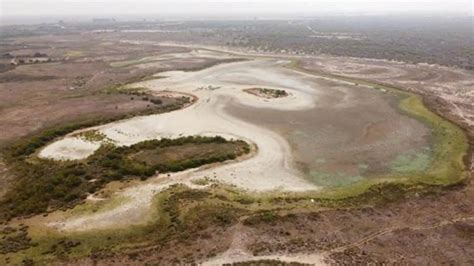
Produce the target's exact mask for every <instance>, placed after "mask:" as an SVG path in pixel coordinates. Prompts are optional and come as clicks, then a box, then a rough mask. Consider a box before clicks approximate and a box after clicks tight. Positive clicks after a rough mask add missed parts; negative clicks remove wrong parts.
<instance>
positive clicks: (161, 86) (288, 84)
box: [40, 59, 319, 231]
mask: <svg viewBox="0 0 474 266" xmlns="http://www.w3.org/2000/svg"><path fill="white" fill-rule="evenodd" d="M286 63H287V62H285V61H279V60H271V59H263V60H255V61H246V62H237V63H229V64H223V65H218V66H215V67H212V68H208V69H205V70H202V71H197V72H179V71H172V72H165V73H160V74H159V76H161V77H163V76H164V77H166V78H161V79H157V80H152V81H146V82H142V83H138V84H135V86H138V87H147V88H150V89H151V90H153V91H155V92H160V91H161V92H162V91H164V90H165V91H176V92H181V93H190V94H193V95H196V96H197V97H198V100H197V102H196V103H194V104H193V105H191V106H190V107H188V108H185V109H182V110H178V111H173V112H169V113H165V114H159V115H150V116H144V117H136V118H132V119H128V120H124V121H119V122H115V123H110V124H106V125H103V126H99V127H95V128H94V129H96V130H98V131H99V132H101V133H103V134H105V135H106V137H107V138H108V139H110V140H112V141H114V142H115V143H116V144H118V145H132V144H134V143H137V142H140V141H144V140H147V139H155V138H163V137H168V138H176V137H180V136H191V135H209V136H214V135H220V136H223V137H226V138H236V139H243V140H246V141H248V142H250V143H253V144H254V145H255V146H256V147H257V152H256V154H255V155H254V156H253V157H251V158H249V159H246V160H239V161H235V162H231V163H226V164H223V165H221V166H219V167H214V168H200V169H192V170H189V171H185V172H182V173H176V174H171V175H170V176H168V175H159V176H156V177H154V178H151V179H150V180H149V181H147V182H144V183H143V184H141V185H138V186H135V187H131V188H129V189H126V190H125V191H123V192H121V196H126V197H128V198H129V201H127V202H126V203H124V204H122V205H120V206H118V207H117V208H113V209H109V210H105V211H103V212H98V213H95V214H92V215H85V216H81V217H74V218H70V219H68V220H66V221H59V222H54V223H51V224H50V225H51V226H54V227H57V228H58V229H61V230H65V231H81V230H89V229H103V228H108V227H110V226H113V227H119V226H122V225H123V226H126V225H130V224H137V223H144V222H146V221H147V219H145V218H144V217H146V213H147V212H148V210H149V208H150V207H151V203H152V199H153V196H154V195H156V193H158V192H159V191H160V190H162V189H165V188H167V187H169V186H170V185H172V184H176V183H185V184H188V185H190V181H191V180H194V179H200V178H204V177H212V178H215V179H217V180H219V181H220V182H224V183H227V184H232V185H236V186H237V187H239V188H242V189H248V190H252V191H261V192H263V191H273V190H279V191H309V190H317V189H319V188H318V187H317V186H315V185H314V184H312V183H310V182H308V181H307V180H305V179H303V178H300V177H299V176H301V175H300V174H299V172H298V171H297V170H295V167H294V165H293V161H292V158H291V151H290V147H289V145H288V143H287V142H286V141H285V140H284V139H283V138H282V137H280V136H279V135H278V134H276V133H274V132H272V131H270V130H267V129H265V128H262V127H259V126H258V125H254V124H250V123H248V122H245V121H242V120H240V119H237V118H235V117H233V116H231V115H229V114H227V113H226V111H225V109H224V107H225V106H226V105H228V104H229V103H230V102H231V101H234V102H238V103H240V104H243V105H247V106H253V107H258V108H271V109H279V110H301V109H307V108H313V107H314V106H315V104H316V102H317V94H318V90H317V89H316V88H314V83H311V80H310V78H309V77H308V76H307V75H303V74H299V73H297V72H295V71H292V70H288V69H285V68H283V67H282V66H283V65H284V64H286ZM209 86H211V88H212V89H209V88H210V87H209ZM258 86H261V87H265V88H278V89H285V90H286V91H288V92H289V94H290V96H288V97H284V98H277V99H264V98H260V97H257V96H255V95H251V94H249V93H246V92H244V91H243V89H246V88H252V87H258ZM216 88H217V89H216ZM72 135H73V134H71V135H69V136H67V137H66V138H64V139H62V140H59V141H57V142H55V143H52V144H51V145H48V146H46V147H45V148H44V149H43V150H42V151H41V152H40V156H41V157H45V158H52V159H58V160H64V159H70V160H74V159H79V158H86V157H87V156H88V155H90V154H92V153H93V152H94V151H95V150H96V149H97V148H98V143H94V145H83V144H85V143H86V141H82V140H80V139H77V137H74V136H72ZM71 139H74V140H73V141H72V140H71ZM88 148H89V150H87V149H88Z"/></svg>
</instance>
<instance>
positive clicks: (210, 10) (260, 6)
mask: <svg viewBox="0 0 474 266" xmlns="http://www.w3.org/2000/svg"><path fill="white" fill-rule="evenodd" d="M0 3H1V4H0V10H1V15H2V16H18V15H20V16H24V15H38V16H45V15H56V16H57V15H59V16H68V15H88V16H96V15H119V14H123V15H137V14H148V15H169V14H183V15H195V16H205V15H214V16H219V15H224V14H232V15H264V14H307V15H311V14H314V15H321V14H328V15H334V14H394V13H396V14H400V13H414V12H417V13H418V12H423V13H441V14H462V15H471V16H472V14H473V9H474V6H473V5H474V0H323V1H317V0H313V1H302V0H286V1H284V0H254V1H248V0H246V1H239V0H212V1H209V0H173V1H171V0H164V1H160V0H155V1H153V0H96V1H92V0H0Z"/></svg>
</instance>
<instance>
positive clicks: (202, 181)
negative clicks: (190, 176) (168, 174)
mask: <svg viewBox="0 0 474 266" xmlns="http://www.w3.org/2000/svg"><path fill="white" fill-rule="evenodd" d="M211 181H212V180H211V179H210V178H209V177H207V176H206V177H203V178H199V179H194V180H192V181H191V183H193V184H195V185H198V186H207V185H209V184H210V183H211Z"/></svg>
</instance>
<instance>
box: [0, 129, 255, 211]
mask: <svg viewBox="0 0 474 266" xmlns="http://www.w3.org/2000/svg"><path fill="white" fill-rule="evenodd" d="M46 136H48V137H47V138H46V139H49V140H50V137H49V136H50V134H49V133H48V134H47V135H46ZM38 139H40V140H41V141H40V143H43V141H44V140H43V139H42V138H38ZM33 143H34V145H35V146H36V145H38V144H37V143H38V142H36V141H35V142H33ZM26 147H31V146H28V145H27V146H26ZM183 147H185V148H186V149H183ZM223 148H224V149H223ZM200 149H205V150H206V151H207V152H206V153H199V152H197V151H199V150H200ZM163 150H166V151H168V152H171V153H180V154H181V157H180V158H177V159H172V158H169V157H167V156H160V154H162V153H163ZM183 150H184V151H185V152H183ZM15 151H17V152H18V151H25V152H26V154H30V153H31V152H32V151H30V149H26V150H25V149H23V148H22V149H18V150H16V149H15ZM33 151H34V150H33ZM249 151H250V148H249V146H248V144H247V143H246V142H244V141H240V140H236V141H228V140H226V139H224V138H222V137H182V138H178V139H161V140H150V141H144V142H140V143H137V144H135V145H132V146H130V147H116V146H113V145H103V146H101V148H99V150H97V151H96V152H95V153H94V154H93V155H92V156H90V157H89V158H87V159H86V160H83V161H64V162H58V161H53V160H48V159H40V158H36V157H25V154H24V153H22V154H20V155H17V156H16V158H17V160H16V161H15V162H12V164H13V170H14V171H15V174H16V176H18V177H19V180H18V181H17V182H16V184H15V185H14V187H13V189H11V190H10V191H9V192H7V194H6V195H5V198H4V199H3V200H2V201H1V202H0V213H1V215H2V217H1V218H2V219H4V220H5V219H6V220H8V219H11V218H13V217H18V216H24V215H32V214H39V213H43V212H45V211H47V210H48V209H58V208H64V207H72V206H74V205H75V204H77V203H78V202H80V201H82V200H83V199H85V197H86V196H87V195H88V194H89V193H94V192H96V191H98V190H99V189H101V188H103V187H104V186H105V185H106V184H107V183H109V182H111V181H114V180H124V179H127V178H134V177H139V178H141V179H146V178H148V177H150V176H152V175H154V174H155V173H156V172H157V171H158V172H161V173H164V172H176V171H182V170H185V169H189V168H194V167H198V166H201V165H204V164H209V163H214V162H223V161H226V160H231V159H235V158H236V157H237V156H239V155H242V154H245V153H248V152H249ZM143 152H149V153H150V156H152V155H154V156H152V158H153V160H147V161H144V160H140V159H139V158H138V159H136V158H137V157H139V156H138V154H139V153H143ZM14 154H15V155H16V154H17V153H14Z"/></svg>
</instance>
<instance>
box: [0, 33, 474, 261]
mask: <svg viewBox="0 0 474 266" xmlns="http://www.w3.org/2000/svg"><path fill="white" fill-rule="evenodd" d="M164 28H166V26H164ZM76 30H80V31H82V33H81V36H80V37H78V36H77V35H75V34H72V33H71V34H69V35H59V36H55V35H44V36H30V37H15V38H13V37H11V38H10V39H9V40H7V41H8V42H7V43H8V45H5V46H4V47H3V48H2V50H4V52H5V53H9V54H10V55H12V54H13V55H14V56H15V57H16V58H28V57H30V55H32V54H34V53H35V52H37V51H41V52H42V53H45V54H47V55H48V56H49V58H50V60H49V61H48V60H46V61H44V62H43V61H41V62H39V61H38V62H37V63H31V64H29V63H22V64H19V65H9V66H8V69H4V70H2V71H3V72H2V73H0V82H1V83H0V84H1V90H0V94H1V96H0V97H2V102H1V103H0V104H1V109H0V121H1V122H2V123H1V131H2V134H1V135H0V144H1V147H2V148H3V147H4V149H3V152H2V162H1V164H0V177H1V179H0V182H2V184H5V186H3V188H2V194H0V196H1V201H0V211H1V212H2V213H1V214H2V216H1V222H2V225H1V226H0V229H1V231H0V237H2V240H0V261H2V262H4V263H5V264H31V263H38V264H49V263H64V264H82V265H83V264H92V263H94V264H100V265H102V264H103V265H110V264H124V263H126V264H130V265H143V264H146V263H150V264H156V263H161V264H189V263H202V264H204V265H220V264H225V263H250V264H251V263H252V261H254V262H257V261H258V263H261V264H264V265H265V264H270V265H272V264H277V263H283V262H287V263H291V262H296V263H303V264H354V263H409V264H418V263H423V262H426V261H430V262H442V263H461V264H462V263H465V264H469V263H472V262H473V261H472V257H473V255H474V246H473V245H472V243H474V241H472V239H473V234H474V229H473V228H474V224H473V221H474V208H473V207H472V204H471V201H472V200H473V197H474V192H473V187H472V184H471V183H470V177H471V175H472V168H471V167H472V138H473V134H474V133H473V125H474V124H473V115H474V114H473V112H472V111H473V110H474V109H473V97H474V95H473V89H472V86H473V82H474V78H473V74H472V71H471V70H461V69H456V68H452V67H446V66H439V65H427V64H418V65H412V64H405V63H400V62H390V61H385V60H375V59H366V58H348V57H334V56H322V55H318V56H311V55H304V56H301V55H288V54H287V53H267V52H255V51H252V50H251V49H246V48H245V47H243V48H242V49H233V48H232V47H222V46H217V45H209V44H206V45H205V44H199V42H197V43H196V44H191V45H189V44H187V43H182V44H176V43H172V42H167V43H166V44H164V43H163V42H156V41H155V40H147V39H148V38H147V37H143V38H142V36H143V35H142V34H156V36H158V38H157V39H158V40H157V41H162V39H161V38H159V36H161V35H162V34H164V35H166V36H168V35H170V36H171V35H173V34H175V33H176V34H177V35H179V34H180V31H177V32H174V31H161V30H160V31H158V32H150V31H144V32H142V31H137V30H123V31H116V30H114V31H110V32H109V31H104V30H102V29H101V30H93V31H90V30H89V29H87V30H85V29H84V28H80V27H79V28H77V29H76ZM180 38H181V37H180ZM150 39H153V38H150ZM170 39H173V37H170ZM177 39H179V38H177ZM218 44H219V43H218ZM13 47H23V48H17V49H16V50H15V49H13ZM3 60H4V63H5V65H7V63H6V62H7V59H5V58H4V59H3ZM8 60H10V58H8ZM24 60H25V59H24ZM2 62H3V61H2ZM249 91H251V92H253V93H249ZM441 240H442V241H441Z"/></svg>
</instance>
